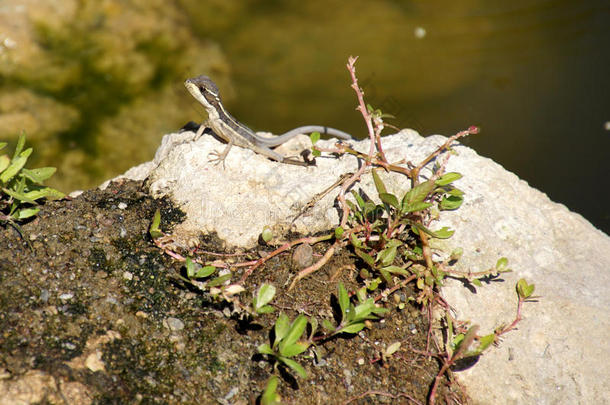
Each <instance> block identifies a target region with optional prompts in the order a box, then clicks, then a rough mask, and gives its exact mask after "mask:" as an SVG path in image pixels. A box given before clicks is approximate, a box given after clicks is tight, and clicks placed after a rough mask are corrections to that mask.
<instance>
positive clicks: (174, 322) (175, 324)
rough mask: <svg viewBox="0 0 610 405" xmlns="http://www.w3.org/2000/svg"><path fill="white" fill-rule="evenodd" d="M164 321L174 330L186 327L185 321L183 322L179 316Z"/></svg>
mask: <svg viewBox="0 0 610 405" xmlns="http://www.w3.org/2000/svg"><path fill="white" fill-rule="evenodd" d="M164 323H165V324H166V326H167V327H168V328H169V329H170V330H173V331H177V330H182V329H184V322H182V321H181V320H180V319H178V318H172V317H169V318H167V319H166V320H165V322H164Z"/></svg>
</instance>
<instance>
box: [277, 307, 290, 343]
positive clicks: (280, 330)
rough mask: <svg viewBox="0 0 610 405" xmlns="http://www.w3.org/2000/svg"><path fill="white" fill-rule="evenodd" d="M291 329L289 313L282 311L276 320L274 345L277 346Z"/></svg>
mask: <svg viewBox="0 0 610 405" xmlns="http://www.w3.org/2000/svg"><path fill="white" fill-rule="evenodd" d="M289 330H290V318H288V315H286V314H285V313H283V312H282V313H281V314H280V315H279V316H278V317H277V319H276V320H275V327H274V331H275V342H274V343H273V346H274V347H275V346H277V345H278V344H279V343H280V341H282V340H284V338H285V337H286V335H287V334H288V331H289Z"/></svg>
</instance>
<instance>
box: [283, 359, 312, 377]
mask: <svg viewBox="0 0 610 405" xmlns="http://www.w3.org/2000/svg"><path fill="white" fill-rule="evenodd" d="M280 360H281V361H282V363H284V364H286V365H287V366H288V367H290V368H291V369H293V370H294V371H295V372H296V373H297V374H298V375H299V377H301V378H307V372H306V371H305V369H304V368H303V366H301V365H300V364H299V363H297V362H296V361H294V360H292V359H287V358H285V357H280Z"/></svg>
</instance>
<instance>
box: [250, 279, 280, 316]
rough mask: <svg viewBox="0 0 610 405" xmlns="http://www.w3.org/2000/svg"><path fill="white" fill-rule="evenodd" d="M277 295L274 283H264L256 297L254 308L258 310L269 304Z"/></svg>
mask: <svg viewBox="0 0 610 405" xmlns="http://www.w3.org/2000/svg"><path fill="white" fill-rule="evenodd" d="M274 296H275V287H274V286H273V285H272V284H263V285H262V286H261V288H259V290H258V294H256V298H255V299H254V309H255V310H256V312H259V310H260V309H261V308H262V307H264V306H265V305H267V304H268V303H269V302H270V301H271V300H272V299H273V297H274Z"/></svg>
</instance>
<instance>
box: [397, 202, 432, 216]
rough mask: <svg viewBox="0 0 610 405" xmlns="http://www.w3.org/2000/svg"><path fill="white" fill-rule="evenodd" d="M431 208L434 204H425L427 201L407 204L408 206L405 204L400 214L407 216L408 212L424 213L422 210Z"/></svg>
mask: <svg viewBox="0 0 610 405" xmlns="http://www.w3.org/2000/svg"><path fill="white" fill-rule="evenodd" d="M431 206H432V203H429V202H425V201H420V202H415V203H413V204H406V205H404V204H403V205H402V207H401V208H400V212H401V213H403V214H406V213H408V212H415V211H422V210H425V209H426V208H430V207H431Z"/></svg>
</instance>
